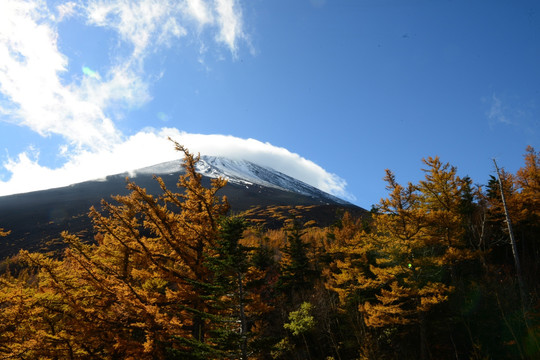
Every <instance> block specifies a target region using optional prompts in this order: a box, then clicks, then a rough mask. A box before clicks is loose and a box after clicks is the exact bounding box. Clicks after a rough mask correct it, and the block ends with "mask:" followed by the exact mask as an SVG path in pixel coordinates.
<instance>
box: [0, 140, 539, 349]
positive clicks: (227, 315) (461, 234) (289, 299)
mask: <svg viewBox="0 0 540 360" xmlns="http://www.w3.org/2000/svg"><path fill="white" fill-rule="evenodd" d="M176 149H177V150H179V151H180V152H181V153H182V154H183V156H184V160H183V167H184V168H185V171H186V172H185V174H184V175H182V176H180V178H179V180H178V189H174V190H173V189H169V188H167V187H166V186H165V184H164V183H163V181H162V180H161V179H160V178H158V177H156V181H157V182H158V183H159V184H160V186H161V189H162V193H161V195H159V196H154V195H150V194H149V193H147V192H146V190H145V189H144V188H141V187H139V186H137V185H136V184H135V183H133V182H129V183H128V185H127V186H128V188H129V190H130V194H129V195H127V196H116V197H114V198H113V199H112V200H103V202H102V207H101V208H100V209H95V208H92V209H91V210H90V217H91V219H92V221H93V226H94V229H93V231H94V234H95V236H94V238H95V241H94V242H92V243H87V242H84V241H82V240H81V239H80V238H79V237H78V236H77V235H75V234H71V233H69V229H66V230H67V231H65V232H63V233H62V234H61V236H62V238H63V241H64V242H65V243H66V244H67V246H66V249H65V250H64V251H63V253H62V254H61V255H60V256H58V255H51V254H45V253H30V252H28V251H24V250H22V251H20V252H19V253H18V255H16V256H13V257H10V258H8V259H5V260H3V262H2V263H1V266H0V272H1V276H0V358H1V359H21V360H22V359H28V360H30V359H51V360H52V359H111V360H112V359H133V360H146V359H148V360H150V359H152V360H153V359H156V360H162V359H242V360H245V359H309V360H315V359H323V360H331V359H333V360H345V359H370V360H375V359H422V360H424V359H538V358H540V281H538V279H540V264H539V263H540V154H539V153H538V152H536V151H535V149H533V148H532V147H528V148H527V149H526V151H525V154H524V163H523V165H522V166H521V168H520V169H519V170H518V171H517V172H516V173H515V174H512V173H509V172H506V171H504V169H501V171H500V177H498V176H497V175H496V174H495V175H493V176H491V178H490V180H489V182H488V183H487V184H486V185H482V186H481V185H477V184H475V183H474V182H473V180H472V179H470V178H469V177H466V176H464V177H461V176H459V175H458V173H457V169H456V168H455V167H454V166H452V165H450V164H449V163H444V162H442V161H441V160H440V159H439V158H438V157H428V158H426V159H424V160H423V168H422V169H421V170H420V171H422V173H423V175H424V177H423V180H421V181H419V182H418V183H406V184H400V183H398V181H397V179H396V177H395V175H394V174H393V173H392V172H391V171H390V170H387V171H386V176H385V178H384V179H385V181H386V184H387V185H386V189H387V191H388V195H387V197H386V198H384V199H382V200H381V201H380V203H378V204H377V205H375V206H373V208H372V209H371V211H370V212H369V214H368V215H366V216H364V217H360V218H355V217H353V216H351V215H350V214H348V213H344V214H342V215H341V217H340V220H339V221H337V222H336V223H335V224H333V225H331V226H328V227H319V226H318V225H317V223H315V222H313V221H308V222H305V221H302V218H300V217H298V216H295V213H294V211H291V212H290V213H289V216H288V218H287V220H286V221H285V222H284V225H283V227H282V228H279V229H268V228H265V227H264V225H262V224H252V223H250V222H248V221H247V220H245V219H244V218H243V217H242V214H231V213H230V212H229V205H228V202H227V199H226V198H224V197H222V196H220V195H219V190H220V189H221V188H223V187H224V186H225V184H226V181H225V180H223V179H214V180H213V181H212V184H211V186H209V187H204V186H203V185H202V183H201V175H200V174H198V173H197V171H196V167H195V164H196V162H197V161H198V156H195V155H194V154H192V153H190V152H189V151H188V150H187V149H186V148H184V147H183V146H182V145H180V144H176ZM501 195H504V202H503V197H502V196H501ZM505 208H506V211H505ZM507 214H508V217H507ZM0 225H1V226H2V227H3V228H0V236H4V235H5V234H7V233H9V224H0ZM512 240H513V241H512Z"/></svg>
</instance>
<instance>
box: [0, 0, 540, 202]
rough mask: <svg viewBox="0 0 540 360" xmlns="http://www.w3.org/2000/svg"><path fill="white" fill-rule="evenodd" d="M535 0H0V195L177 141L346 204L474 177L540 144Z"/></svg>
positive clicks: (483, 177) (85, 173)
mask: <svg viewBox="0 0 540 360" xmlns="http://www.w3.org/2000/svg"><path fill="white" fill-rule="evenodd" d="M538 64H540V3H539V2H538V1H474V2H472V1H427V0H425V1H424V0H411V1H401V0H395V1H391V0H361V1H360V0H359V1H352V0H351V1H345V0H342V1H341V0H335V1H324V0H311V1H309V0H297V1H290V0H289V1H285V0H272V1H270V0H267V1H263V0H250V1H236V0H210V1H204V0H186V1H172V0H141V1H131V0H123V1H108V0H87V1H79V2H77V1H52V0H48V1H45V0H41V1H40V0H24V1H23V0H3V1H2V2H0V194H4V195H5V194H10V193H17V192H25V191H31V190H36V189H39V188H48V187H54V186H61V185H67V184H69V183H73V182H77V181H82V180H87V179H92V178H97V177H102V176H104V175H107V174H111V173H117V172H121V171H125V170H129V169H133V168H136V167H142V166H147V165H151V164H153V163H158V162H161V161H166V160H170V159H173V158H174V157H176V156H178V154H175V153H174V151H172V146H171V144H170V143H168V142H167V140H166V137H167V136H172V137H173V138H174V139H175V140H177V141H179V142H181V143H184V144H185V145H186V146H188V147H189V148H190V149H192V150H193V151H195V152H197V151H199V152H201V153H203V154H204V153H206V154H210V155H219V154H222V155H226V156H230V157H236V158H246V159H248V160H252V161H255V162H259V163H261V164H262V165H268V166H271V167H274V168H276V169H278V170H281V171H283V172H286V173H288V174H290V175H293V176H295V177H298V178H300V179H302V180H304V181H306V182H308V183H310V184H312V185H315V186H318V187H319V188H321V189H323V190H326V191H329V192H331V193H333V194H335V195H338V196H341V197H344V198H346V199H348V200H350V201H352V202H353V203H356V204H358V205H360V206H362V207H365V208H370V207H371V205H372V204H375V203H377V202H378V201H379V199H380V198H381V197H384V196H386V192H385V184H384V182H383V181H382V177H383V176H384V170H385V169H386V168H389V169H391V170H393V171H394V172H395V173H396V175H397V178H398V181H399V182H403V183H405V182H408V181H413V182H415V181H417V180H418V179H420V178H421V177H422V172H421V170H420V169H421V167H422V162H421V159H422V158H424V157H427V156H436V155H438V156H440V157H441V159H442V160H443V161H444V162H450V163H451V164H452V165H454V166H457V168H458V172H459V174H460V175H462V176H465V175H469V176H470V177H471V178H472V179H473V180H474V181H475V182H476V183H479V184H482V183H486V182H487V179H488V178H489V175H491V174H493V170H494V169H493V163H492V160H491V159H492V158H496V159H497V161H498V163H499V165H500V166H503V167H505V168H506V169H507V170H509V171H512V172H515V171H516V170H517V169H518V168H519V167H520V166H521V165H522V164H523V154H524V152H525V148H526V146H527V145H532V146H534V147H535V148H536V149H538V148H539V147H540V144H539V138H540V137H539V133H540V66H539V65H538Z"/></svg>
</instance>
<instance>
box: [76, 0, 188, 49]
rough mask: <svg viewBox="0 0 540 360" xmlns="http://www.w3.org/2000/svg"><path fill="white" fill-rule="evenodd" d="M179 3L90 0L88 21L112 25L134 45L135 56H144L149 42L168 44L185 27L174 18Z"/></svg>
mask: <svg viewBox="0 0 540 360" xmlns="http://www.w3.org/2000/svg"><path fill="white" fill-rule="evenodd" d="M178 9H179V7H178V6H176V2H174V1H169V0H161V1H159V0H141V1H133V0H116V1H111V0H91V1H89V3H88V5H87V8H86V11H87V16H88V23H89V24H91V25H95V26H102V27H107V28H112V29H114V30H116V31H117V32H118V34H119V35H120V37H121V38H122V39H123V40H124V41H126V42H129V43H131V44H132V45H133V54H132V59H142V58H144V56H145V52H146V51H147V48H148V47H149V46H150V45H158V46H161V45H169V44H170V42H171V41H172V39H173V38H180V37H181V36H183V35H185V34H186V30H185V29H184V28H183V27H182V26H180V25H179V24H178V22H177V20H176V18H175V16H176V15H177V14H178Z"/></svg>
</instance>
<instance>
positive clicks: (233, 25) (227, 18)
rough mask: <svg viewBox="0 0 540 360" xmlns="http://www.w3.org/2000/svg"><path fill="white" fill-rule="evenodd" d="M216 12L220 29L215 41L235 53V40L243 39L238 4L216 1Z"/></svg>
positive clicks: (230, 0) (228, 1)
mask: <svg viewBox="0 0 540 360" xmlns="http://www.w3.org/2000/svg"><path fill="white" fill-rule="evenodd" d="M216 12H217V14H218V23H219V26H220V29H221V30H220V32H219V35H218V37H217V39H218V41H221V42H223V43H225V44H227V45H228V46H229V48H230V49H231V51H233V53H236V43H237V40H238V39H240V38H244V37H245V35H244V33H243V30H242V13H241V12H240V9H239V7H238V4H237V3H236V1H235V0H216Z"/></svg>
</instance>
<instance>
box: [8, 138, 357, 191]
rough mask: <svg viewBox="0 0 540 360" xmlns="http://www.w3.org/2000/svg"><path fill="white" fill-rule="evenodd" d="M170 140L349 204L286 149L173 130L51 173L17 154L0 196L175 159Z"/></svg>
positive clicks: (334, 180)
mask: <svg viewBox="0 0 540 360" xmlns="http://www.w3.org/2000/svg"><path fill="white" fill-rule="evenodd" d="M169 137H170V138H171V139H173V140H175V141H177V142H178V143H180V144H182V145H184V146H186V147H187V148H188V149H189V151H191V152H192V153H200V154H201V155H211V156H223V157H227V158H230V159H233V160H247V161H251V162H253V163H256V164H258V165H260V166H264V167H269V168H272V169H274V170H277V171H280V172H282V173H284V174H287V175H289V176H292V177H294V178H297V179H299V180H301V181H303V182H305V183H307V184H309V185H312V186H314V187H316V188H318V189H320V190H323V191H325V192H328V193H330V194H332V195H335V196H338V197H341V198H345V199H347V200H354V198H353V197H352V196H351V195H349V194H348V193H347V192H346V190H345V187H346V182H345V181H344V180H343V179H341V178H340V177H339V176H337V175H335V174H331V173H328V172H327V171H326V170H324V169H323V168H322V167H320V166H319V165H317V164H315V163H314V162H312V161H310V160H307V159H305V158H303V157H301V156H300V155H298V154H295V153H292V152H290V151H289V150H287V149H285V148H282V147H277V146H274V145H272V144H270V143H264V142H261V141H259V140H255V139H242V138H238V137H234V136H230V135H217V134H216V135H203V134H190V133H186V132H183V131H179V130H177V129H174V128H162V129H160V130H144V131H140V132H138V133H137V134H135V135H133V136H130V137H128V138H127V139H126V140H125V141H123V142H119V143H117V144H115V145H113V146H112V147H110V148H107V149H104V150H101V151H93V152H92V151H79V152H78V153H76V154H72V155H70V157H69V158H68V161H67V162H66V163H65V164H64V165H62V166H61V167H60V168H56V169H51V168H48V167H45V166H42V165H40V164H39V155H34V156H31V155H29V154H27V153H21V154H19V155H18V157H17V158H10V159H9V160H8V161H7V162H6V163H4V167H5V168H6V169H7V170H8V171H9V172H11V174H12V175H11V178H10V179H9V180H7V181H0V195H9V194H15V193H21V192H28V191H35V190H43V189H48V188H54V187H60V186H67V185H70V184H74V183H77V182H82V181H87V180H94V179H100V178H104V177H105V176H107V175H112V174H118V173H122V172H126V171H128V172H129V171H132V170H136V169H139V168H143V167H147V166H151V165H155V164H158V163H161V162H165V161H171V160H180V158H181V154H179V153H178V152H177V151H175V150H174V145H173V144H172V143H171V142H170V141H168V138H169ZM36 178H39V181H36Z"/></svg>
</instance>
